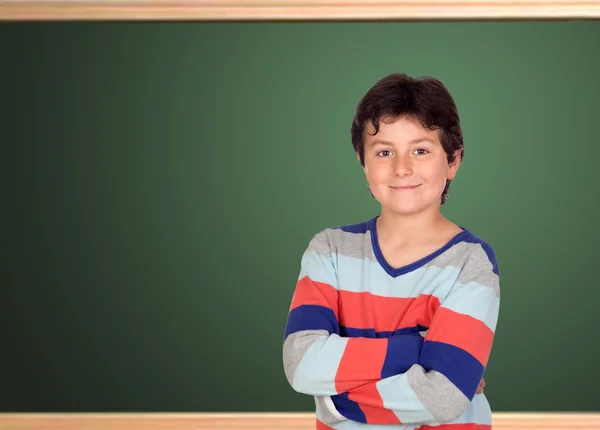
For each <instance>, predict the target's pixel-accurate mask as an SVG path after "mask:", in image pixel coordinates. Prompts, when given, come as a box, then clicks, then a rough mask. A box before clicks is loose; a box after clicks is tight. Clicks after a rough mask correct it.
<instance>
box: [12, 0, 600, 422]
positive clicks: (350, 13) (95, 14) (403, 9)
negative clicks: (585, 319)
mask: <svg viewBox="0 0 600 430" xmlns="http://www.w3.org/2000/svg"><path fill="white" fill-rule="evenodd" d="M599 18H600V0H545V1H542V0H461V1H455V0H371V1H369V0H187V1H178V0H162V1H159V0H129V1H124V0H63V1H54V0H37V1H31V0H0V21H37V20H45V21H63V20H64V21H67V20H103V21H105V20H116V21H118V20H127V21H132V20H137V21H143V20H153V21H154V20H161V21H249V20H271V21H272V20H279V21H294V20H312V21H315V20H327V21H332V20H407V21H415V20H455V19H456V20H458V19H460V20H465V19H469V20H477V19H480V20H481V19H486V20H487V19H599ZM493 421H494V422H493V428H494V430H509V429H511V430H516V429H521V428H526V429H539V430H542V429H544V430H563V429H564V430H567V429H568V430H577V429H591V428H600V413H567V412H560V413H503V412H495V413H494V415H493ZM314 425H315V417H314V414H313V413H240V414H237V413H222V414H219V413H195V414H176V413H174V414H164V413H147V414H140V413H118V414H114V413H105V414H85V413H84V414H81V413H55V414H38V413H23V414H19V413H0V428H2V429H3V430H25V429H28V430H29V429H32V428H35V429H36V430H50V429H52V430H74V429H84V428H93V429H95V430H103V429H111V430H132V429H145V430H154V429H160V430H175V429H177V430H183V429H188V428H189V429H192V428H193V429H216V430H217V429H218V430H226V429H227V430H229V429H246V428H247V429H250V428H252V429H257V428H260V429H264V430H271V429H296V430H301V429H314Z"/></svg>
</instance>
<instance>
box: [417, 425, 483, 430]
mask: <svg viewBox="0 0 600 430" xmlns="http://www.w3.org/2000/svg"><path fill="white" fill-rule="evenodd" d="M415 430H492V426H491V425H489V424H475V423H465V424H442V425H439V426H421V427H417V428H416V429H415Z"/></svg>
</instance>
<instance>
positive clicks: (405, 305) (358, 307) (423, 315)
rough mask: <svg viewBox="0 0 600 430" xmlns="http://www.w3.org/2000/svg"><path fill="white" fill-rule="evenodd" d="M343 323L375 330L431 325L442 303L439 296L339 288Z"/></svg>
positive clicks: (346, 325) (393, 329) (348, 325)
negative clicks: (394, 295)
mask: <svg viewBox="0 0 600 430" xmlns="http://www.w3.org/2000/svg"><path fill="white" fill-rule="evenodd" d="M339 303H340V309H341V312H340V314H341V315H340V318H341V320H340V324H341V325H343V326H344V327H350V328H372V329H375V331H395V330H398V329H400V328H406V327H414V326H416V325H417V324H421V325H423V326H425V327H429V326H430V325H431V320H432V318H433V315H434V314H435V312H436V311H437V309H438V308H439V306H440V301H439V299H438V298H437V297H435V296H432V295H429V294H421V295H419V296H418V297H416V298H415V297H383V296H376V295H374V294H371V293H369V292H363V293H355V292H352V291H343V290H342V291H340V292H339Z"/></svg>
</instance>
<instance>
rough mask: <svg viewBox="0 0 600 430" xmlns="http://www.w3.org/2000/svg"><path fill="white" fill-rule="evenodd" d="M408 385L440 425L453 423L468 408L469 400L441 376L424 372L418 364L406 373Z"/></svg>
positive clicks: (436, 373) (433, 371)
mask: <svg viewBox="0 0 600 430" xmlns="http://www.w3.org/2000/svg"><path fill="white" fill-rule="evenodd" d="M407 376H408V383H409V384H410V386H411V387H412V389H413V390H414V392H415V394H416V395H417V398H418V399H419V401H420V402H421V403H422V404H423V406H425V408H426V409H427V410H428V411H429V413H430V414H431V415H432V416H433V417H434V418H435V419H436V420H437V421H439V422H440V423H447V422H450V421H454V420H455V419H457V418H458V417H460V416H461V415H462V414H463V412H464V411H466V410H467V408H468V407H469V403H470V401H469V399H468V398H467V396H465V395H464V394H463V393H462V391H460V390H459V389H458V388H456V386H455V385H454V384H453V383H452V382H450V380H449V379H448V378H446V377H445V376H444V375H443V374H441V373H439V372H436V371H435V370H432V371H431V372H425V369H423V368H422V367H421V366H419V365H418V364H415V365H414V366H412V367H411V368H410V369H409V370H408V372H407Z"/></svg>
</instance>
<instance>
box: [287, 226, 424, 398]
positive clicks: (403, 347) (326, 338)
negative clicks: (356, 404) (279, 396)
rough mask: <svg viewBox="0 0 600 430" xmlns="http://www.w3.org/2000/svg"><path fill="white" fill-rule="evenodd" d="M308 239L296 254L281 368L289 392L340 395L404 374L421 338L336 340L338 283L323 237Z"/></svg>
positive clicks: (332, 261) (396, 337)
mask: <svg viewBox="0 0 600 430" xmlns="http://www.w3.org/2000/svg"><path fill="white" fill-rule="evenodd" d="M322 238H323V239H319V237H318V235H317V236H315V237H313V238H312V240H311V241H310V243H309V245H308V248H307V249H306V251H305V252H304V254H303V255H302V260H301V270H300V275H299V279H298V281H297V284H296V288H295V291H294V294H293V298H292V303H291V306H290V309H289V313H288V317H287V322H286V327H285V335H284V343H283V365H284V371H285V375H286V377H287V380H288V382H289V383H290V385H291V386H292V388H293V389H294V390H295V391H297V392H300V393H304V394H309V395H313V396H331V395H335V394H340V393H344V392H346V391H348V390H351V389H353V388H357V387H360V386H361V385H364V384H367V383H369V382H375V381H379V380H380V379H382V378H385V377H387V376H391V375H396V374H399V373H403V372H406V371H407V370H408V369H409V368H410V367H411V366H412V365H413V364H415V363H417V360H418V358H419V354H420V352H421V348H422V346H423V342H424V340H423V337H422V336H421V335H419V334H418V333H417V334H413V335H396V336H392V337H389V338H363V337H356V338H354V337H353V338H348V337H341V336H340V326H339V319H338V312H339V309H338V283H337V275H336V270H335V267H334V259H333V258H332V255H331V249H330V247H329V246H328V244H327V238H326V237H323V236H322Z"/></svg>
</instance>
